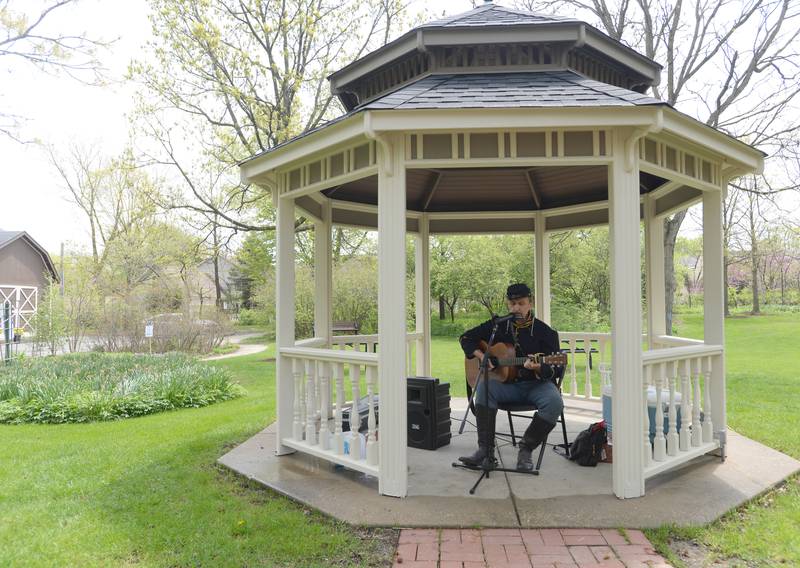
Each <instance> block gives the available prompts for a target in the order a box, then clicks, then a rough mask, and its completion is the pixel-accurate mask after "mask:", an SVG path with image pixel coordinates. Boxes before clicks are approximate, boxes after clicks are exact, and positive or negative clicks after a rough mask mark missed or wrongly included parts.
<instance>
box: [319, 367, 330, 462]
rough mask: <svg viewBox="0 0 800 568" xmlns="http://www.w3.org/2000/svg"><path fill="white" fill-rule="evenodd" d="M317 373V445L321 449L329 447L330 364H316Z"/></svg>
mask: <svg viewBox="0 0 800 568" xmlns="http://www.w3.org/2000/svg"><path fill="white" fill-rule="evenodd" d="M317 375H318V376H319V392H320V395H321V399H320V404H319V411H320V417H319V445H320V447H321V448H322V449H323V450H327V449H330V436H331V432H330V429H329V428H328V409H329V408H330V401H329V400H328V398H329V397H330V392H331V389H330V383H329V378H330V365H328V363H326V362H325V361H320V362H319V364H318V369H317Z"/></svg>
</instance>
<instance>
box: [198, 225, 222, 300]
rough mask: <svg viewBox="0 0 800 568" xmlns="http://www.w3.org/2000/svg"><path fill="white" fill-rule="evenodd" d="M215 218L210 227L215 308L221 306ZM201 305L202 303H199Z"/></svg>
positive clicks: (217, 238) (217, 237)
mask: <svg viewBox="0 0 800 568" xmlns="http://www.w3.org/2000/svg"><path fill="white" fill-rule="evenodd" d="M216 221H217V218H216V217H214V223H215V225H214V228H213V229H212V233H213V238H214V258H213V262H214V292H215V294H216V297H215V300H214V304H215V305H216V306H217V309H218V310H219V309H221V308H222V285H221V284H220V281H219V236H218V234H217V225H216ZM201 306H202V304H201Z"/></svg>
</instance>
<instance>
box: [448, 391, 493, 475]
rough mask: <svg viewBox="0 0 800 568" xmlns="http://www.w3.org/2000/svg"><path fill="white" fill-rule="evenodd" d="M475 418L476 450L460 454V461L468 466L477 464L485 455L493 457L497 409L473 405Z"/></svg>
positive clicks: (479, 463) (480, 462) (481, 462)
mask: <svg viewBox="0 0 800 568" xmlns="http://www.w3.org/2000/svg"><path fill="white" fill-rule="evenodd" d="M475 418H476V421H477V427H478V450H477V451H476V452H475V453H474V454H472V455H471V456H461V457H460V458H458V460H459V461H460V462H462V463H463V464H465V465H469V466H479V465H481V464H483V460H485V459H486V458H487V457H488V458H490V459H492V460H493V459H494V424H495V420H496V419H497V409H496V408H487V407H485V406H481V405H480V404H476V405H475Z"/></svg>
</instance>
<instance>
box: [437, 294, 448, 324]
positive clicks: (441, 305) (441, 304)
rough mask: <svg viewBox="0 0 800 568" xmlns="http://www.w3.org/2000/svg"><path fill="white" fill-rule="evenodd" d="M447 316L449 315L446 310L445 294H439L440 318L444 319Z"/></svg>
mask: <svg viewBox="0 0 800 568" xmlns="http://www.w3.org/2000/svg"><path fill="white" fill-rule="evenodd" d="M445 317H447V316H446V315H445V311H444V296H439V319H440V320H443V319H444V318H445Z"/></svg>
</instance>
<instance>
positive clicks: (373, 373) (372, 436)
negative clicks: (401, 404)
mask: <svg viewBox="0 0 800 568" xmlns="http://www.w3.org/2000/svg"><path fill="white" fill-rule="evenodd" d="M377 378H378V368H377V367H373V366H372V365H370V366H369V367H367V403H368V404H369V418H368V422H367V424H368V430H367V463H369V464H370V465H378V452H379V446H378V431H377V430H376V425H377V420H376V418H375V397H374V394H375V385H376V383H377Z"/></svg>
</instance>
